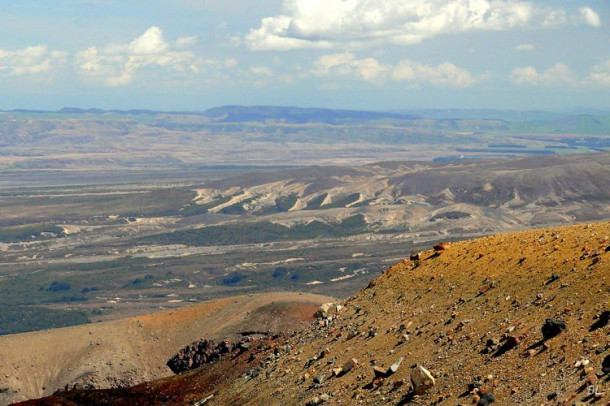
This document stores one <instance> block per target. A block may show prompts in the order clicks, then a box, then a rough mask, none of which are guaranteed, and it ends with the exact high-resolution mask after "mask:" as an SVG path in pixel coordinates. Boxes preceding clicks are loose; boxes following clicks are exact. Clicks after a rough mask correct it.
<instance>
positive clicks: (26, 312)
mask: <svg viewBox="0 0 610 406" xmlns="http://www.w3.org/2000/svg"><path fill="white" fill-rule="evenodd" d="M90 322H91V320H89V317H88V314H87V312H84V311H78V310H55V309H47V308H45V307H38V306H32V307H29V306H6V305H0V335H6V334H17V333H25V332H28V331H36V330H44V329H49V328H59V327H69V326H76V325H79V324H85V323H90Z"/></svg>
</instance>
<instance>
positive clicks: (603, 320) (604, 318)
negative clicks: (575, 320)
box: [589, 310, 610, 331]
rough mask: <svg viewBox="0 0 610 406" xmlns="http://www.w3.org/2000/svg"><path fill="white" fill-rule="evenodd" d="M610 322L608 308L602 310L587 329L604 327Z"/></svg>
mask: <svg viewBox="0 0 610 406" xmlns="http://www.w3.org/2000/svg"><path fill="white" fill-rule="evenodd" d="M608 323H610V310H605V311H603V312H602V313H601V314H600V315H599V316H598V317H597V321H596V322H595V323H593V325H592V326H591V328H589V331H595V330H597V329H598V328H604V327H606V326H607V325H608Z"/></svg>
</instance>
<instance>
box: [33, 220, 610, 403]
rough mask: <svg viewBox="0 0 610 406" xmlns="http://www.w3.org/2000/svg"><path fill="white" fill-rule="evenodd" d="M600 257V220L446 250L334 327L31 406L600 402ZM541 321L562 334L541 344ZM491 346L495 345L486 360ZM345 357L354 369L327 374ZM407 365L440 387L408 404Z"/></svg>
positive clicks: (605, 384) (350, 304)
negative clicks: (481, 398) (559, 323)
mask: <svg viewBox="0 0 610 406" xmlns="http://www.w3.org/2000/svg"><path fill="white" fill-rule="evenodd" d="M608 247H610V223H608V222H605V223H598V224H591V225H582V224H581V225H575V226H571V227H556V228H550V229H544V230H531V231H526V232H520V233H514V234H506V235H496V236H489V237H485V238H481V239H477V240H473V241H466V242H460V243H454V244H452V245H451V246H449V247H448V249H446V250H444V251H443V252H442V253H441V254H440V255H439V254H435V253H434V251H433V250H430V251H427V252H424V253H423V254H422V256H421V260H419V261H411V260H409V259H406V260H405V261H403V263H399V264H397V265H395V266H393V267H391V268H389V269H387V270H385V272H384V273H383V275H382V276H380V277H379V278H377V279H375V280H374V281H372V282H371V283H370V285H369V286H368V287H367V288H365V289H363V290H361V291H360V292H358V293H357V294H356V295H354V296H353V297H351V298H349V299H348V300H346V301H345V302H344V303H342V305H343V306H345V307H344V308H343V309H341V310H339V312H338V313H337V314H336V315H333V319H332V320H329V321H327V322H326V323H325V322H324V320H319V321H316V322H314V323H313V324H312V325H311V327H310V328H309V329H306V330H303V331H301V332H299V333H296V334H294V335H292V336H288V337H286V338H278V339H276V340H271V341H268V342H266V343H261V344H260V346H259V348H253V349H251V353H250V352H246V353H242V354H241V355H235V356H233V357H229V358H227V359H225V360H224V361H221V362H218V363H215V364H212V365H210V366H206V367H203V368H201V369H199V370H196V371H194V372H191V373H188V374H185V375H179V376H176V377H170V378H166V379H163V380H160V381H155V382H150V383H147V384H143V385H140V386H138V387H135V388H132V389H127V390H114V391H101V392H82V391H81V392H70V393H64V394H60V395H59V396H56V397H54V398H49V399H46V400H43V401H40V402H31V403H30V404H75V403H77V404H188V405H192V404H198V405H203V404H205V405H233V404H239V405H242V404H252V405H262V404H265V405H293V404H295V405H304V404H308V403H309V404H314V403H312V402H315V401H316V400H318V401H325V402H326V403H327V404H331V405H334V404H342V405H353V404H368V405H382V404H389V405H402V404H418V405H430V404H444V405H458V404H463V405H467V404H473V402H474V403H475V404H476V395H475V394H473V393H471V392H470V391H469V390H468V386H469V385H475V384H476V385H477V386H480V387H481V392H485V391H491V392H492V393H493V395H494V397H495V399H496V401H495V403H494V404H497V405H545V404H546V405H557V404H565V405H572V404H579V403H578V402H583V403H584V404H589V403H595V404H597V405H608V404H610V377H609V375H608V374H605V375H604V374H603V373H602V372H601V363H602V360H603V359H604V358H605V357H607V356H608V355H610V326H609V325H600V323H599V318H598V316H599V315H600V314H601V313H602V312H603V311H607V310H610V303H609V301H610V252H609V251H610V249H609V248H608ZM405 256H407V257H408V253H405ZM331 313H332V311H331ZM548 318H559V319H562V320H564V321H565V323H566V325H567V329H566V330H565V331H563V332H562V333H561V334H559V335H558V336H557V337H554V338H552V339H550V340H548V341H543V340H542V333H541V326H542V325H543V323H544V322H545V320H546V319H548ZM325 324H327V325H325ZM490 340H492V341H495V342H497V343H498V344H497V345H496V346H495V347H494V348H493V349H492V350H489V349H487V348H488V346H489V344H488V342H489V341H490ZM511 341H512V342H513V344H514V345H513V346H504V343H506V342H511ZM503 346H504V347H503ZM322 352H324V354H323V356H321V353H322ZM400 357H404V361H403V362H402V364H401V366H400V368H399V369H398V371H397V372H396V373H395V374H393V375H391V376H389V377H385V378H381V379H374V378H375V374H374V371H373V366H382V367H388V366H389V365H391V364H392V363H394V362H395V361H396V360H398V359H399V358H400ZM350 359H356V360H357V361H358V363H357V365H356V366H355V367H353V368H352V369H351V370H349V371H348V372H346V373H341V374H339V376H333V370H334V369H336V368H338V367H341V366H343V365H344V364H345V363H346V362H347V361H348V360H350ZM583 360H586V361H587V362H584V363H583V362H582V361H583ZM579 361H580V362H579ZM415 364H419V365H422V366H424V367H425V368H427V369H428V370H429V371H430V372H431V373H432V374H433V376H434V377H435V378H436V385H435V386H434V387H432V388H431V389H429V390H428V391H427V392H426V393H424V394H422V395H418V396H414V395H413V394H412V393H411V383H410V374H411V371H412V366H413V365H415ZM583 364H586V365H583ZM253 370H255V371H256V372H257V373H256V374H254V375H255V376H254V377H253V374H252V371H253ZM589 386H592V387H593V389H594V391H595V392H597V393H598V394H599V396H598V398H597V399H596V398H595V396H588V395H587V392H588V390H589V388H588V387H589ZM471 388H472V386H471ZM604 392H606V393H609V394H605V393H604Z"/></svg>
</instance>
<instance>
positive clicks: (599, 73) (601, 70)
mask: <svg viewBox="0 0 610 406" xmlns="http://www.w3.org/2000/svg"><path fill="white" fill-rule="evenodd" d="M588 80H589V82H591V83H592V84H594V85H601V86H610V59H609V60H607V61H605V62H602V63H600V64H597V65H595V66H594V67H593V69H592V71H591V74H590V75H589V77H588Z"/></svg>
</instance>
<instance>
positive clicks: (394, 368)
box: [386, 357, 403, 376]
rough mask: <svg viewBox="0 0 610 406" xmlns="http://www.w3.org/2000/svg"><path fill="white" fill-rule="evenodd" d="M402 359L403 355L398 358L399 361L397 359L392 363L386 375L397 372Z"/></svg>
mask: <svg viewBox="0 0 610 406" xmlns="http://www.w3.org/2000/svg"><path fill="white" fill-rule="evenodd" d="M402 360H403V357H400V358H399V359H398V361H396V362H395V363H393V364H392V365H390V367H389V368H388V370H387V372H386V375H388V376H390V375H392V374H395V373H396V372H397V371H398V368H400V364H402Z"/></svg>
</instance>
